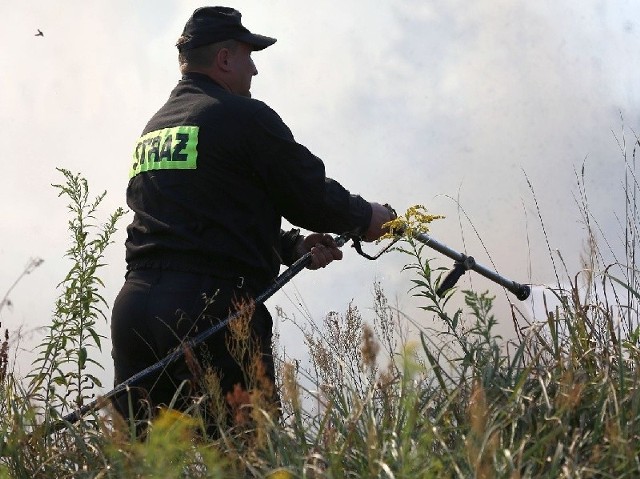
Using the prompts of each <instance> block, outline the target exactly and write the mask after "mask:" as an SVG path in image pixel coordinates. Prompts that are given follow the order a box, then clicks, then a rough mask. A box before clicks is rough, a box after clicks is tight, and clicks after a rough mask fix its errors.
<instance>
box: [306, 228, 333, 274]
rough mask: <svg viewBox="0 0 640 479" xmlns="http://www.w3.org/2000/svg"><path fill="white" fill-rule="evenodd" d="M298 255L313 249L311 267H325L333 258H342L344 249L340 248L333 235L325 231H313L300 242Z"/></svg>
mask: <svg viewBox="0 0 640 479" xmlns="http://www.w3.org/2000/svg"><path fill="white" fill-rule="evenodd" d="M296 249H297V253H298V257H302V256H304V255H305V254H307V253H308V252H309V251H311V264H310V265H309V266H307V268H309V269H319V268H324V267H325V266H327V265H328V264H329V263H331V262H332V261H333V260H341V259H342V251H341V250H340V248H338V245H337V244H336V242H335V240H334V239H333V236H331V235H329V234H323V233H311V234H310V235H308V236H306V237H305V238H304V239H303V240H302V241H301V242H300V243H299V244H298V247H297V248H296Z"/></svg>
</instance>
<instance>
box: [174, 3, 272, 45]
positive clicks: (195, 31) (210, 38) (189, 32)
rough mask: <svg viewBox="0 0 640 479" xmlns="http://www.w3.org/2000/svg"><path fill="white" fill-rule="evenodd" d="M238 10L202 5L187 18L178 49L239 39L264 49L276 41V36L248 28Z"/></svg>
mask: <svg viewBox="0 0 640 479" xmlns="http://www.w3.org/2000/svg"><path fill="white" fill-rule="evenodd" d="M241 17H242V15H241V14H240V12H239V11H238V10H235V9H233V8H230V7H200V8H197V9H196V10H195V11H194V12H193V15H191V17H190V18H189V20H187V23H186V25H185V26H184V30H183V31H182V37H181V38H180V40H178V43H177V44H176V46H177V47H178V51H184V50H191V49H192V48H197V47H201V46H203V45H208V44H209V43H217V42H222V41H225V40H238V41H241V42H245V43H248V44H249V45H251V46H252V47H253V49H254V50H263V49H265V48H267V47H268V46H270V45H273V44H274V43H275V42H276V39H275V38H271V37H265V36H264V35H257V34H255V33H251V32H250V31H249V30H247V29H246V28H245V27H244V26H243V25H242V23H240V18H241Z"/></svg>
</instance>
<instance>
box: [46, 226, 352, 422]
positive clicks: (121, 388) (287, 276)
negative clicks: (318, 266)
mask: <svg viewBox="0 0 640 479" xmlns="http://www.w3.org/2000/svg"><path fill="white" fill-rule="evenodd" d="M347 239H348V238H347V237H345V236H338V237H337V238H335V241H336V243H337V244H338V246H342V245H344V243H345V242H346V241H347ZM311 261H312V257H311V253H310V252H309V253H306V254H305V255H304V256H302V257H301V258H299V259H298V260H297V261H296V262H295V263H293V264H292V265H291V266H289V268H287V269H286V270H285V271H283V272H282V273H281V274H280V275H279V276H278V277H277V278H275V279H274V280H273V282H272V283H271V284H270V285H269V287H267V289H265V290H264V291H263V292H262V293H261V294H260V295H258V296H257V297H256V298H255V299H254V301H255V302H256V304H262V303H264V302H265V301H266V300H267V299H269V298H270V297H271V296H273V295H274V294H275V293H276V292H277V291H278V290H279V289H280V288H282V287H283V286H284V285H285V284H287V283H288V282H289V281H290V280H291V279H292V278H293V277H294V276H295V275H296V274H298V273H299V272H300V271H302V270H303V269H304V268H306V267H307V266H309V265H310V264H311ZM241 314H242V311H238V312H235V313H232V314H230V315H229V316H227V318H226V319H225V320H224V321H221V322H220V323H218V324H216V325H214V326H212V327H210V328H208V329H207V330H205V331H203V332H202V333H200V334H198V335H197V336H194V337H193V338H189V339H187V340H185V342H184V344H183V345H182V346H181V347H180V348H178V349H175V350H174V351H172V352H171V353H169V354H168V355H167V356H165V357H164V358H163V359H161V360H160V361H158V362H157V363H154V364H152V365H151V366H148V367H146V368H145V369H143V370H142V371H139V372H138V373H136V374H134V375H133V376H131V377H130V378H129V379H127V380H126V381H123V382H121V383H120V384H118V385H117V386H116V387H114V388H113V389H112V390H111V391H109V392H108V393H106V394H104V395H102V396H100V397H99V398H98V399H95V400H94V401H92V402H90V403H89V404H85V405H84V406H82V407H81V408H79V409H76V410H75V411H73V412H71V413H69V414H67V415H66V416H64V417H63V418H62V420H61V421H59V422H58V423H57V424H55V425H54V426H53V430H52V431H51V432H52V433H53V432H56V431H60V430H62V429H64V428H65V427H67V425H69V424H74V423H76V422H78V421H79V420H80V419H81V418H82V417H83V416H85V415H86V414H88V413H89V412H91V411H94V410H98V409H101V408H102V407H104V406H105V405H106V404H107V401H108V400H109V399H111V398H113V397H116V396H118V395H120V394H122V393H123V392H125V391H126V390H127V389H128V388H129V387H131V386H135V385H136V384H137V383H139V382H140V380H142V379H143V378H146V377H147V376H150V375H151V374H153V373H155V372H157V371H159V370H161V369H164V368H166V367H167V366H168V365H170V364H171V363H173V362H175V361H177V360H178V359H180V358H181V357H182V356H183V355H184V351H185V349H192V348H194V347H195V346H198V345H199V344H201V343H202V342H203V341H205V340H206V339H207V338H209V337H211V336H213V335H214V334H216V333H218V332H219V331H221V330H222V329H224V328H225V327H226V326H227V325H228V324H229V323H230V322H231V321H233V320H234V319H236V318H237V317H238V316H240V315H241Z"/></svg>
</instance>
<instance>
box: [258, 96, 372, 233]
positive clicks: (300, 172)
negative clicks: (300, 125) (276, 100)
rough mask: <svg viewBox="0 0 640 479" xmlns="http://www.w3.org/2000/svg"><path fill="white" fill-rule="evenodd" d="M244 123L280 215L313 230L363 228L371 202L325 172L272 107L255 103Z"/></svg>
mask: <svg viewBox="0 0 640 479" xmlns="http://www.w3.org/2000/svg"><path fill="white" fill-rule="evenodd" d="M249 128H250V129H251V133H250V134H249V135H248V136H249V138H250V140H249V141H250V142H251V144H250V145H249V148H250V149H251V152H252V154H251V157H252V161H253V165H252V166H253V168H254V171H256V172H257V175H258V178H259V180H260V181H262V182H263V185H264V188H265V189H266V190H267V192H268V195H269V197H270V199H271V200H272V201H273V203H274V205H275V206H276V208H277V209H278V212H279V213H280V214H281V216H283V217H285V218H286V219H287V220H288V221H289V222H291V223H292V224H293V225H296V226H300V227H302V228H305V229H307V230H310V231H315V232H322V233H336V234H342V233H354V234H362V233H363V232H364V231H366V229H367V228H368V226H369V222H370V221H371V205H370V204H369V203H368V202H367V201H365V200H364V199H363V198H362V197H361V196H359V195H356V194H352V193H350V192H349V191H348V190H347V189H346V188H344V187H343V186H342V185H341V184H340V183H338V182H337V181H335V180H333V179H331V178H328V177H327V176H326V174H325V166H324V163H323V162H322V160H320V159H319V158H318V157H316V156H315V155H313V154H312V153H311V152H310V151H309V150H308V149H307V148H305V147H304V146H303V145H300V144H299V143H297V142H296V141H295V139H294V138H293V135H292V133H291V131H290V130H289V128H288V127H287V126H286V125H285V123H284V122H283V121H282V119H281V118H280V117H279V116H278V114H277V113H276V112H275V111H273V110H272V109H271V108H269V107H267V106H265V107H264V108H262V109H260V110H259V111H258V112H257V113H256V114H255V115H254V117H253V124H252V125H249Z"/></svg>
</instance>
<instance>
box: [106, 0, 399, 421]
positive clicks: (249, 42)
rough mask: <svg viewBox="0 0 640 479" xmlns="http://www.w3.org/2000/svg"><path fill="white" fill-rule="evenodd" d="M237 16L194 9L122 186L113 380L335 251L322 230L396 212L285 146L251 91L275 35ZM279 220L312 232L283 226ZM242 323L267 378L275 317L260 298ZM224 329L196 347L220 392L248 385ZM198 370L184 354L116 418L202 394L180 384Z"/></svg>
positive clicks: (356, 227) (284, 133)
mask: <svg viewBox="0 0 640 479" xmlns="http://www.w3.org/2000/svg"><path fill="white" fill-rule="evenodd" d="M240 17H241V15H240V13H239V12H238V11H236V10H234V9H231V8H226V7H203V8H199V9H197V10H196V11H195V12H194V13H193V15H192V16H191V18H189V20H188V21H187V24H186V25H185V28H184V31H183V34H182V36H181V37H180V39H179V40H178V43H177V47H178V51H179V62H180V70H181V73H182V74H183V76H182V79H181V80H180V81H179V82H178V85H177V86H176V87H175V88H174V90H173V91H172V92H171V95H170V97H169V99H168V100H167V102H166V103H165V104H164V106H162V108H160V110H159V111H158V112H157V113H156V114H155V115H154V116H153V117H152V118H151V120H150V121H149V123H148V124H147V126H146V128H145V129H144V131H143V132H142V136H141V137H140V139H139V140H138V143H137V145H136V147H135V151H134V154H133V159H132V163H131V168H130V172H129V177H130V180H129V185H128V188H127V204H128V205H129V207H130V208H131V210H132V211H133V212H134V219H133V222H132V223H131V224H130V225H129V227H128V229H127V240H126V261H127V274H126V281H125V283H124V286H123V287H122V289H121V291H120V293H119V294H118V297H117V298H116V301H115V304H114V307H113V313H112V319H111V335H112V343H113V350H112V351H113V352H112V355H113V359H114V366H115V383H116V384H119V383H121V382H122V381H124V380H126V379H128V378H129V377H131V376H133V375H134V374H135V373H137V372H139V371H141V370H142V369H144V368H146V367H147V366H150V365H151V364H153V363H155V362H157V361H158V360H159V359H161V358H163V357H165V356H166V355H167V354H168V353H169V352H170V351H171V350H172V349H175V348H177V347H179V346H180V342H181V340H183V339H184V338H186V337H188V336H191V335H194V334H197V333H199V332H202V331H203V330H205V329H206V328H208V327H210V326H211V325H213V324H216V322H218V321H220V320H224V319H225V318H226V317H227V316H228V315H229V313H230V311H232V310H233V308H234V307H235V305H236V304H237V301H240V300H243V299H251V298H254V297H256V296H257V295H258V294H259V293H260V292H262V291H263V290H264V289H265V287H267V286H268V285H269V283H270V281H271V280H272V279H273V278H275V277H276V276H277V274H278V272H279V268H280V265H281V264H284V265H290V264H292V263H293V262H294V261H295V260H296V259H297V258H299V257H301V256H302V255H303V254H305V253H306V252H309V251H311V253H312V258H313V262H312V265H311V266H310V268H311V269H316V268H320V267H324V266H326V265H327V264H328V263H330V262H331V261H333V260H336V259H341V258H342V253H341V251H340V250H339V249H338V248H337V246H336V244H335V242H334V241H333V239H332V237H331V236H330V235H329V234H324V233H340V234H341V233H352V234H354V235H358V236H360V237H362V238H364V239H365V240H366V241H373V240H375V239H377V238H379V237H380V236H381V235H382V234H383V233H384V228H383V225H384V223H386V222H387V221H389V220H390V219H391V213H390V212H389V210H388V209H387V208H385V207H384V206H382V205H380V204H379V203H369V202H367V201H365V200H364V199H362V198H361V197H360V196H357V195H353V194H350V193H349V192H348V191H347V190H346V189H345V188H343V187H342V186H341V185H340V184H339V183H338V182H336V181H334V180H332V179H330V178H328V177H327V176H326V175H325V168H324V164H323V163H322V161H321V160H320V159H319V158H317V157H316V156H314V155H313V154H312V153H310V152H309V151H308V150H307V149H306V148H305V147H304V146H302V145H300V144H298V143H297V142H296V141H295V140H294V138H293V135H292V134H291V131H290V130H289V128H288V127H287V126H286V125H285V124H284V122H283V121H282V120H281V119H280V117H279V116H278V115H277V114H276V113H275V112H274V111H273V110H272V109H271V108H269V107H268V106H267V105H266V104H264V103H263V102H261V101H258V100H255V99H251V94H250V92H249V90H250V86H251V79H252V77H253V76H254V75H256V74H257V73H258V72H257V70H256V67H255V65H254V63H253V60H252V59H251V53H252V52H253V51H257V50H262V49H264V48H266V47H268V46H270V45H272V44H273V43H275V41H276V40H275V39H273V38H269V37H265V36H262V35H256V34H253V33H251V32H250V31H249V30H247V29H246V28H245V27H244V26H243V25H242V23H241V20H240ZM283 217H284V218H286V219H287V220H288V221H289V222H291V223H292V224H294V225H296V226H300V227H302V228H305V229H307V230H309V231H317V232H321V233H312V234H309V235H307V236H306V237H305V236H303V235H301V234H300V232H299V230H295V229H294V230H291V231H287V232H285V231H283V230H281V220H282V218H283ZM205 297H209V298H211V297H214V299H213V301H206V300H205ZM250 326H251V331H252V333H253V337H254V338H257V340H258V341H257V347H258V348H259V350H260V352H261V355H262V361H263V365H264V372H265V373H266V375H267V377H268V378H269V379H271V380H273V378H274V367H273V358H272V353H271V334H272V331H271V330H272V320H271V316H270V314H269V312H268V310H267V309H266V308H265V307H264V306H263V305H257V306H256V309H255V312H254V314H253V316H252V318H251V321H250ZM225 334H226V333H224V332H221V333H220V334H218V335H214V337H213V338H212V339H211V340H209V341H207V342H206V343H207V344H205V345H204V346H203V347H202V348H200V349H199V350H198V351H195V353H196V357H197V359H198V360H199V361H200V362H201V363H204V364H203V365H205V366H210V367H212V368H214V369H215V370H216V371H217V372H218V374H219V375H220V379H221V384H220V385H221V389H222V393H223V394H224V393H226V392H229V391H231V390H233V388H234V386H235V385H236V384H240V385H241V386H246V384H245V381H244V375H243V371H242V366H241V365H239V364H238V363H237V362H236V360H235V359H234V358H233V357H232V356H231V355H230V354H229V352H228V351H227V347H226V346H227V345H226V341H225ZM245 366H246V365H245ZM193 372H194V368H193V366H191V367H190V366H189V365H188V364H187V361H177V362H176V363H174V364H172V365H170V366H169V367H168V368H167V370H165V371H163V372H162V374H158V375H155V376H153V377H149V378H147V379H145V380H144V381H143V382H142V384H139V385H138V386H137V387H136V388H134V389H133V390H132V391H131V394H130V397H128V396H127V395H122V396H121V397H119V398H116V400H115V401H114V405H115V406H116V409H117V410H118V411H119V412H121V413H122V414H123V415H124V416H125V417H128V416H129V413H130V412H131V411H130V407H129V401H130V400H132V403H131V404H133V407H134V410H133V412H134V414H136V415H140V414H141V413H143V412H144V411H143V408H142V407H141V406H142V405H146V406H147V408H149V407H150V408H155V407H156V406H158V405H162V404H164V405H169V404H171V402H172V399H175V398H177V402H175V404H173V406H174V407H176V408H178V409H185V408H187V407H188V406H189V403H190V401H191V399H192V397H193V396H195V395H197V394H198V393H199V391H198V388H197V386H196V389H195V390H193V389H191V390H189V388H187V389H184V388H183V389H182V390H181V393H180V394H178V395H176V391H177V390H178V388H179V387H180V385H181V384H182V385H183V387H184V386H185V384H187V383H189V384H191V385H194V384H197V379H198V378H193ZM194 379H196V381H194ZM146 411H150V409H146ZM151 411H152V409H151Z"/></svg>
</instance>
